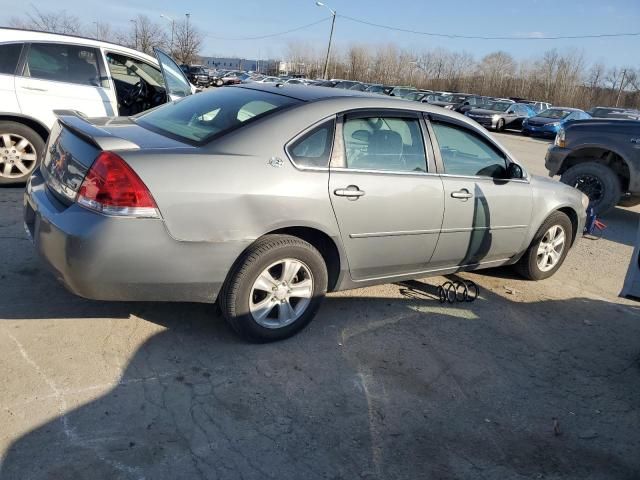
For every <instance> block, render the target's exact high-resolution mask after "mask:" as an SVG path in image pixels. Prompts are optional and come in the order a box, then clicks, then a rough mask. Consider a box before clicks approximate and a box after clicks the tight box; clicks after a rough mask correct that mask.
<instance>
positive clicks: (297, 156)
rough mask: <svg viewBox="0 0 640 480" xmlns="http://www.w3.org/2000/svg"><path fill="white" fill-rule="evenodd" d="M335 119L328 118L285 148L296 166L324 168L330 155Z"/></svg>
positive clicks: (327, 164)
mask: <svg viewBox="0 0 640 480" xmlns="http://www.w3.org/2000/svg"><path fill="white" fill-rule="evenodd" d="M334 127H335V120H329V121H327V122H324V123H323V124H321V125H318V126H317V127H315V128H314V129H312V130H310V131H309V132H307V133H305V134H304V135H303V136H302V137H300V138H298V139H297V140H296V141H295V142H293V143H292V144H291V145H289V147H288V148H287V151H288V152H289V155H290V156H291V159H292V160H293V162H294V163H295V164H296V165H297V166H298V167H316V168H326V167H328V166H329V159H330V157H331V145H332V144H333V131H334Z"/></svg>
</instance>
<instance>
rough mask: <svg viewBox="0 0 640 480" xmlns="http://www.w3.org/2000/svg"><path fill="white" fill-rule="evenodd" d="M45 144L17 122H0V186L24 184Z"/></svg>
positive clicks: (40, 155)
mask: <svg viewBox="0 0 640 480" xmlns="http://www.w3.org/2000/svg"><path fill="white" fill-rule="evenodd" d="M44 148H45V143H44V140H42V137H40V135H38V134H37V133H36V132H35V131H34V130H32V129H31V128H29V127H27V126H26V125H23V124H21V123H18V122H10V121H2V122H0V185H3V184H9V183H24V182H26V181H27V180H28V179H29V176H30V175H31V173H32V172H33V170H34V169H35V168H36V166H37V165H38V162H39V161H40V158H42V153H43V152H44Z"/></svg>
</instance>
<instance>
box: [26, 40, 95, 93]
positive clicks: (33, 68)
mask: <svg viewBox="0 0 640 480" xmlns="http://www.w3.org/2000/svg"><path fill="white" fill-rule="evenodd" d="M98 72H99V69H98V51H97V50H96V49H95V48H90V47H81V46H77V45H62V44H53V43H33V44H31V46H30V47H29V53H28V54H27V61H26V63H25V66H24V76H25V77H31V78H39V79H42V80H54V81H56V82H68V83H75V84H78V85H91V86H94V87H97V86H99V85H100V75H99V73H98Z"/></svg>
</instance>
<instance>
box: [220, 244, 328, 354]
mask: <svg viewBox="0 0 640 480" xmlns="http://www.w3.org/2000/svg"><path fill="white" fill-rule="evenodd" d="M326 291H327V267H326V265H325V263H324V259H323V258H322V255H321V254H320V252H318V250H317V249H316V248H314V247H313V246H312V245H311V244H309V243H308V242H305V241H304V240H301V239H300V238H297V237H292V236H289V235H267V236H266V237H264V238H262V239H261V240H259V241H257V242H256V243H255V244H253V245H252V246H251V247H249V248H248V249H247V251H246V252H245V253H244V254H243V255H242V257H241V258H240V259H238V261H237V262H236V264H235V265H234V267H233V268H232V270H231V272H230V273H229V276H228V278H227V281H226V282H225V285H224V287H223V289H222V292H221V293H220V297H219V303H220V309H221V310H222V314H223V315H224V317H225V318H226V319H227V321H228V322H229V324H230V325H231V326H232V327H233V329H234V330H235V331H236V332H238V333H239V334H240V335H242V336H243V337H245V338H246V339H247V340H250V341H258V342H264V341H274V340H281V339H284V338H287V337H290V336H292V335H294V334H296V333H297V332H299V331H300V330H302V329H303V328H304V327H305V326H306V325H307V324H308V323H309V322H310V321H311V320H312V319H313V317H314V316H315V315H316V312H317V311H318V308H319V307H320V304H321V303H322V300H323V298H324V296H325V293H326Z"/></svg>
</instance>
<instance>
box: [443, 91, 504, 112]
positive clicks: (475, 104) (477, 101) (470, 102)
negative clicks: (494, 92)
mask: <svg viewBox="0 0 640 480" xmlns="http://www.w3.org/2000/svg"><path fill="white" fill-rule="evenodd" d="M495 101H496V100H495V99H494V98H493V97H485V96H482V95H472V96H470V97H467V98H465V100H464V101H463V102H462V103H458V104H456V105H454V106H453V108H451V110H453V111H455V112H458V113H463V114H464V113H466V112H468V111H470V110H473V109H474V108H484V107H485V106H487V105H491V104H492V103H493V102H495Z"/></svg>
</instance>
